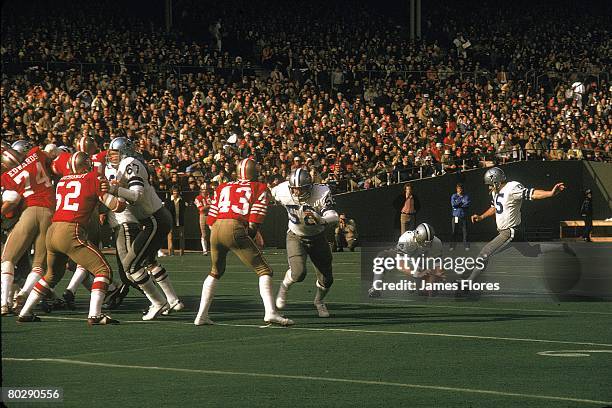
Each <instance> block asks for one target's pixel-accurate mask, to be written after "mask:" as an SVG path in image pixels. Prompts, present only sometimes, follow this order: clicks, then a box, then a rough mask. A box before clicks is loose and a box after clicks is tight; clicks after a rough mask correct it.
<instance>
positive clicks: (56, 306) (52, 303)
mask: <svg viewBox="0 0 612 408" xmlns="http://www.w3.org/2000/svg"><path fill="white" fill-rule="evenodd" d="M40 307H41V309H42V310H43V312H45V313H51V312H52V311H54V310H62V309H66V302H65V301H64V299H60V298H55V299H43V300H41V301H40Z"/></svg>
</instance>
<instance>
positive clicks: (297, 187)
mask: <svg viewBox="0 0 612 408" xmlns="http://www.w3.org/2000/svg"><path fill="white" fill-rule="evenodd" d="M289 191H290V192H291V195H292V196H293V198H295V199H297V200H298V201H303V200H307V199H308V197H310V194H312V177H310V173H309V172H308V170H305V169H302V168H298V169H294V170H291V174H290V175H289Z"/></svg>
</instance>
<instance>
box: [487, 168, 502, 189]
mask: <svg viewBox="0 0 612 408" xmlns="http://www.w3.org/2000/svg"><path fill="white" fill-rule="evenodd" d="M484 182H485V184H486V185H488V186H491V187H492V188H493V190H495V191H499V189H500V187H501V185H502V184H503V183H505V182H506V174H505V173H504V171H503V170H502V169H500V168H499V167H492V168H490V169H489V170H487V171H486V172H485V174H484Z"/></svg>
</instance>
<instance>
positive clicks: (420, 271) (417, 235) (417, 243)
mask: <svg viewBox="0 0 612 408" xmlns="http://www.w3.org/2000/svg"><path fill="white" fill-rule="evenodd" d="M396 255H402V256H403V255H406V256H408V257H410V258H412V259H414V260H418V258H421V260H422V259H426V258H436V257H441V256H442V241H440V239H439V238H438V237H436V236H435V232H434V229H433V227H432V226H431V225H430V224H427V223H422V224H419V225H418V226H417V227H416V229H415V230H414V231H406V232H404V233H403V234H402V236H401V237H400V238H399V240H398V241H397V245H396V247H395V248H394V249H393V250H390V251H385V252H384V255H383V256H385V257H392V258H395V256H396ZM402 272H403V273H404V274H406V275H410V276H412V277H413V278H415V279H419V280H420V279H433V280H435V279H438V278H441V277H443V276H444V272H443V271H442V270H441V269H439V268H438V269H436V268H433V269H429V268H427V265H423V266H419V267H415V266H414V265H413V267H412V268H407V269H405V270H402ZM383 276H384V275H383V274H376V273H375V274H374V278H373V280H372V287H371V288H370V290H368V295H369V296H370V297H380V295H381V289H382V283H383ZM420 286H421V285H417V287H420Z"/></svg>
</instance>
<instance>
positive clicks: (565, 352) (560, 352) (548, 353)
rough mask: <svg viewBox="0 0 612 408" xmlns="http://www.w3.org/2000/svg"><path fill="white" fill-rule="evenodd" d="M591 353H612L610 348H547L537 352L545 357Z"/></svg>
mask: <svg viewBox="0 0 612 408" xmlns="http://www.w3.org/2000/svg"><path fill="white" fill-rule="evenodd" d="M592 353H612V350H549V351H540V352H539V353H537V354H538V355H539V356H546V357H590V356H591V354H592Z"/></svg>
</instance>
